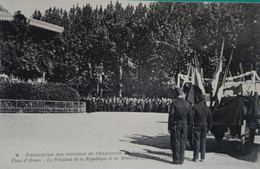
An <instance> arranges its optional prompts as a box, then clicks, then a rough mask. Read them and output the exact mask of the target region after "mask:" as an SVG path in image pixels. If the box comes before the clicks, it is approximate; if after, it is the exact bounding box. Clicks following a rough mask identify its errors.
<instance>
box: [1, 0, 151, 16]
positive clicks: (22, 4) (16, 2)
mask: <svg viewBox="0 0 260 169" xmlns="http://www.w3.org/2000/svg"><path fill="white" fill-rule="evenodd" d="M110 1H112V2H113V3H115V2H117V1H118V2H120V3H122V5H123V6H126V5H128V4H132V5H137V4H139V3H140V1H141V0H140V1H138V0H137V1H131V0H1V1H0V5H3V6H4V7H5V8H6V9H7V10H8V11H9V12H10V13H11V14H13V13H14V12H16V11H18V10H20V11H22V13H23V14H24V15H25V16H26V17H29V16H31V15H32V14H33V12H34V11H35V10H40V11H41V12H42V13H44V11H45V10H47V9H49V8H50V7H54V6H55V7H59V8H63V9H70V8H71V7H73V5H76V4H78V5H79V6H81V7H82V6H83V5H85V4H87V3H89V4H91V5H92V6H93V7H96V6H97V5H98V6H99V5H102V6H103V7H106V6H107V5H108V4H109V3H110ZM142 3H143V4H148V3H149V2H147V1H143V2H142Z"/></svg>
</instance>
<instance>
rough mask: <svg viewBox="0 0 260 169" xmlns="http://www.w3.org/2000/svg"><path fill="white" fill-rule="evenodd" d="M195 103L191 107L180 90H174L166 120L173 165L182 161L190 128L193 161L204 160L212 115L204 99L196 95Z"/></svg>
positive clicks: (202, 96) (200, 95)
mask: <svg viewBox="0 0 260 169" xmlns="http://www.w3.org/2000/svg"><path fill="white" fill-rule="evenodd" d="M197 99H198V100H197V103H196V104H195V105H192V104H191V103H190V102H188V101H186V100H185V99H184V94H183V91H182V89H180V88H176V89H175V95H174V100H173V102H172V107H171V111H170V113H169V119H168V132H169V133H170V135H171V149H172V157H173V163H174V164H182V163H183V161H184V153H185V145H186V142H187V138H188V130H189V129H190V128H192V131H191V133H192V135H193V136H192V141H193V161H195V162H198V160H199V152H200V161H201V162H203V161H204V160H205V153H206V136H207V133H208V131H209V130H210V129H211V125H212V114H211V111H210V109H209V108H208V107H207V105H206V103H205V97H204V95H202V94H198V97H197Z"/></svg>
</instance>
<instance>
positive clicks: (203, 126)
mask: <svg viewBox="0 0 260 169" xmlns="http://www.w3.org/2000/svg"><path fill="white" fill-rule="evenodd" d="M198 99H199V102H198V103H197V104H195V105H194V106H193V108H192V109H193V125H194V129H193V132H194V149H193V161H195V162H197V161H198V156H199V151H200V150H201V154H200V158H201V162H203V161H204V159H205V154H206V139H207V138H206V136H207V133H208V131H209V130H210V128H211V125H212V115H211V111H210V109H209V108H208V107H207V105H206V103H205V97H204V96H203V95H202V94H199V96H198Z"/></svg>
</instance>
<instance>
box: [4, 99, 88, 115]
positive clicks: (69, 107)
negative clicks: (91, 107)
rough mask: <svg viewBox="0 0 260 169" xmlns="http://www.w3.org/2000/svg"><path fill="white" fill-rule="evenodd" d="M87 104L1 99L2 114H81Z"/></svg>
mask: <svg viewBox="0 0 260 169" xmlns="http://www.w3.org/2000/svg"><path fill="white" fill-rule="evenodd" d="M81 112H86V103H85V102H79V101H53V100H13V99H0V113H81Z"/></svg>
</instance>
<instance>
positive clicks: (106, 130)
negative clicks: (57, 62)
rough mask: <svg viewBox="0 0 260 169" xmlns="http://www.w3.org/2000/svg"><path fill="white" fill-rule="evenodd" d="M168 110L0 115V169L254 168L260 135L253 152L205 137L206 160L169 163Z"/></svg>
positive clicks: (187, 156)
mask: <svg viewBox="0 0 260 169" xmlns="http://www.w3.org/2000/svg"><path fill="white" fill-rule="evenodd" d="M167 119H168V115H167V114H156V113H125V112H122V113H120V112H97V113H90V114H88V113H83V114H56V115H54V114H0V169H36V168H37V169H59V168H62V169H86V168H87V169H89V168H98V169H101V168H124V169H125V168H127V169H129V168H142V169H143V168H147V169H148V168H149V169H151V168H154V169H158V168H163V169H164V168H165V169H166V168H167V169H168V168H188V169H190V168H198V169H203V168H206V169H209V168H213V169H219V168H236V169H237V168H238V169H242V168H247V169H248V168H249V169H251V168H259V155H260V136H259V135H258V136H256V138H255V145H254V149H253V151H252V152H251V153H250V154H249V155H247V156H242V155H239V152H238V150H237V148H236V144H234V143H231V142H227V141H226V140H224V141H223V142H222V143H217V142H216V141H215V140H214V139H213V138H212V137H209V138H208V144H207V151H208V152H207V154H206V161H205V162H204V163H201V162H198V163H195V162H192V161H191V159H192V151H191V150H189V149H187V150H186V154H185V162H184V164H183V165H181V166H180V165H173V164H171V161H172V159H171V150H170V144H169V140H170V138H169V135H168V133H167Z"/></svg>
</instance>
